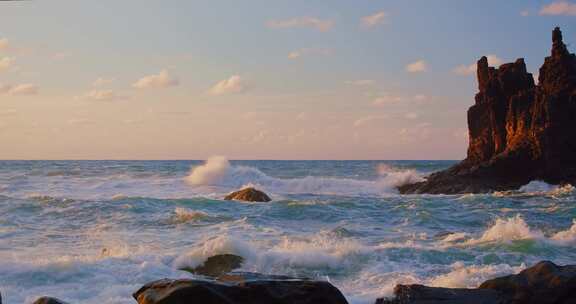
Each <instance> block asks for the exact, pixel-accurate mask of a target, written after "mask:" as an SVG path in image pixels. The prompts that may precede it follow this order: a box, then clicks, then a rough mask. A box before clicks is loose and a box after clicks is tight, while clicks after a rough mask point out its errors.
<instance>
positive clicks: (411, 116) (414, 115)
mask: <svg viewBox="0 0 576 304" xmlns="http://www.w3.org/2000/svg"><path fill="white" fill-rule="evenodd" d="M404 118H406V119H410V120H415V119H418V118H420V115H419V114H418V113H414V112H409V113H406V114H405V115H404Z"/></svg>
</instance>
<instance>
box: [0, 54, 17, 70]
mask: <svg viewBox="0 0 576 304" xmlns="http://www.w3.org/2000/svg"><path fill="white" fill-rule="evenodd" d="M13 64H14V59H12V58H10V57H4V58H1V59H0V72H1V71H4V70H7V69H9V68H10V67H12V65H13Z"/></svg>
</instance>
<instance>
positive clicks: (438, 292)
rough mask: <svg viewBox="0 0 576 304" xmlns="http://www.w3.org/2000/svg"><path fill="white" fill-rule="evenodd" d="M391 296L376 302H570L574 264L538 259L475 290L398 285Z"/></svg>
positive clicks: (574, 298) (575, 283) (575, 284)
mask: <svg viewBox="0 0 576 304" xmlns="http://www.w3.org/2000/svg"><path fill="white" fill-rule="evenodd" d="M394 294H395V298H394V299H391V300H386V299H379V300H377V301H376V303H377V304H419V303H422V304H424V303H444V304H450V303H452V304H457V303H466V304H517V303H518V304H519V303H522V304H571V303H576V266H575V265H569V266H557V265H555V264H554V263H552V262H548V261H544V262H540V263H538V264H536V265H534V266H533V267H530V268H528V269H525V270H523V271H522V272H520V273H519V274H517V275H510V276H506V277H501V278H496V279H493V280H488V281H486V282H484V283H482V285H480V287H479V288H477V289H463V288H436V287H426V286H422V285H398V286H396V288H395V289H394Z"/></svg>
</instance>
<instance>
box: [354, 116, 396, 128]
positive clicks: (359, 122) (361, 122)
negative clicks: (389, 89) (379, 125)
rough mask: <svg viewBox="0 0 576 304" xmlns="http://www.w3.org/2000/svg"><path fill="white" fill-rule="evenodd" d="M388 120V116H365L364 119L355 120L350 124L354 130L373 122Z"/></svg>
mask: <svg viewBox="0 0 576 304" xmlns="http://www.w3.org/2000/svg"><path fill="white" fill-rule="evenodd" d="M386 119H388V116H386V115H380V116H366V117H361V118H359V119H357V120H356V121H354V123H353V124H352V125H353V126H354V127H355V128H359V127H362V126H365V125H368V124H371V123H373V122H377V121H381V120H386Z"/></svg>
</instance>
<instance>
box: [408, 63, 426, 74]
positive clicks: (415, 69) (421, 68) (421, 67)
mask: <svg viewBox="0 0 576 304" xmlns="http://www.w3.org/2000/svg"><path fill="white" fill-rule="evenodd" d="M406 71H407V72H409V73H422V72H426V71H428V64H426V61H424V60H418V61H415V62H412V63H410V64H408V65H407V66H406Z"/></svg>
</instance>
